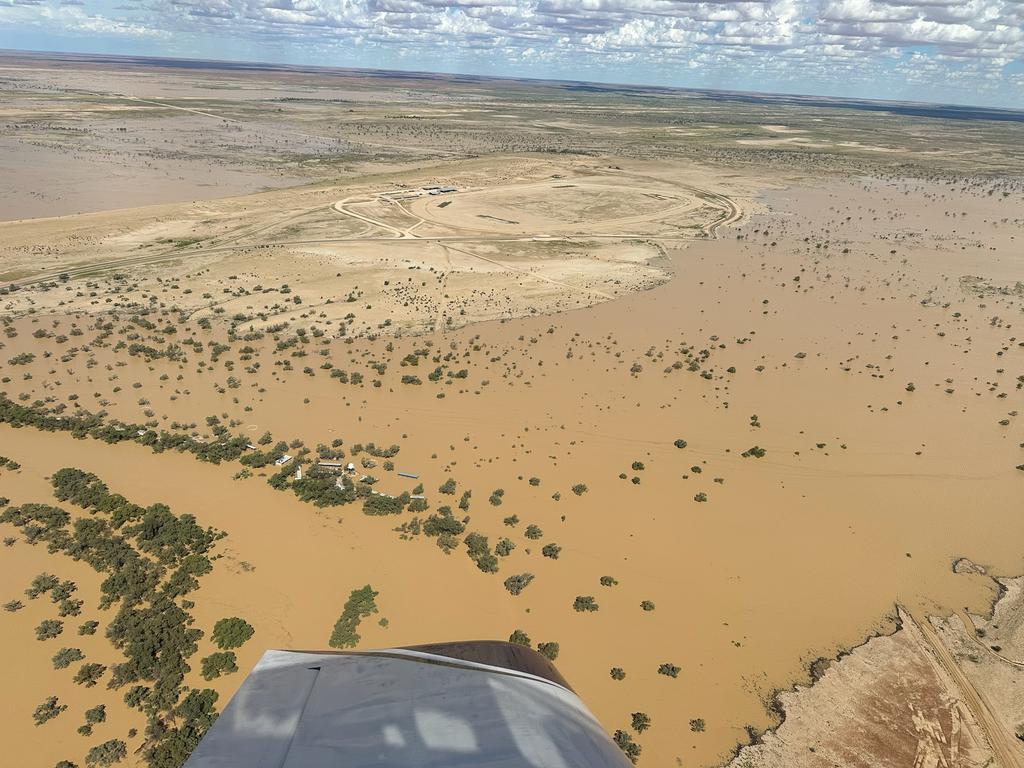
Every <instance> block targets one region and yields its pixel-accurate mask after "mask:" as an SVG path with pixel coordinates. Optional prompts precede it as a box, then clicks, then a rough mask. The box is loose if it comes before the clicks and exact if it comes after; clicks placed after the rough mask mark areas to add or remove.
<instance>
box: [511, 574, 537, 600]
mask: <svg viewBox="0 0 1024 768" xmlns="http://www.w3.org/2000/svg"><path fill="white" fill-rule="evenodd" d="M531 581H533V574H532V573H518V574H516V575H514V576H509V577H508V578H507V579H505V589H507V590H508V591H509V594H512V595H518V594H519V593H520V592H522V591H523V590H524V589H526V587H527V586H528V585H529V583H530V582H531Z"/></svg>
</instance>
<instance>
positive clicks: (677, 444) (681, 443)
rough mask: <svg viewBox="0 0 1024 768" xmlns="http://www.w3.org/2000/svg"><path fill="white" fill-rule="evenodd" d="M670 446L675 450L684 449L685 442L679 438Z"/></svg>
mask: <svg viewBox="0 0 1024 768" xmlns="http://www.w3.org/2000/svg"><path fill="white" fill-rule="evenodd" d="M672 445H674V446H675V447H676V448H685V447H686V441H685V440H683V439H682V438H679V439H678V440H676V441H675V442H674V443H672Z"/></svg>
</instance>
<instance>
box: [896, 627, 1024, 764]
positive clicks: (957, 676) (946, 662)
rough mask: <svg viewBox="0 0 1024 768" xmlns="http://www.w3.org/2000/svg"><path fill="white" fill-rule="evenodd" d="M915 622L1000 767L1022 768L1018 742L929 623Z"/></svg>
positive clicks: (1023, 758)
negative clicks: (971, 715) (958, 693)
mask: <svg viewBox="0 0 1024 768" xmlns="http://www.w3.org/2000/svg"><path fill="white" fill-rule="evenodd" d="M915 623H916V624H917V626H918V628H919V629H920V630H921V635H922V636H923V637H924V639H925V642H926V643H927V644H928V647H929V649H930V650H931V652H932V655H933V657H934V658H935V661H936V662H937V663H938V664H939V666H940V667H941V668H942V669H943V671H945V673H946V674H947V675H948V676H949V677H950V679H951V680H952V681H953V683H954V684H955V685H956V687H957V690H958V691H959V692H960V697H961V700H962V701H963V702H964V704H965V705H966V706H967V708H968V709H969V710H970V711H971V714H973V715H974V719H975V720H976V721H977V722H978V727H979V728H981V730H982V733H983V734H984V735H985V739H986V740H987V741H988V743H989V746H990V747H991V748H992V753H993V755H994V756H995V759H996V764H997V765H998V766H999V768H1022V767H1024V754H1022V752H1024V750H1022V749H1021V747H1020V746H1019V742H1018V740H1017V739H1016V737H1014V736H1012V735H1011V734H1008V733H1007V731H1006V727H1005V726H1004V725H1003V723H1002V722H1001V721H1000V720H999V718H998V717H996V715H995V714H994V713H993V711H992V707H991V706H990V705H989V703H988V700H987V699H986V698H985V695H984V694H983V693H982V692H981V691H979V690H978V689H977V688H975V687H974V684H973V683H972V682H971V681H970V680H969V679H968V677H967V675H965V674H964V672H963V670H962V669H960V666H959V665H958V664H957V662H956V659H954V658H953V654H951V653H950V652H949V649H948V648H946V646H945V644H944V643H943V642H942V638H940V637H939V635H938V633H937V632H936V631H935V628H934V627H933V626H932V625H931V622H930V621H928V620H927V619H925V620H924V621H919V622H915Z"/></svg>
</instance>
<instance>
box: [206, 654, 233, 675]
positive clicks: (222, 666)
mask: <svg viewBox="0 0 1024 768" xmlns="http://www.w3.org/2000/svg"><path fill="white" fill-rule="evenodd" d="M237 662H238V659H237V658H236V657H235V652H234V651H222V652H218V653H211V654H210V655H209V656H207V657H206V658H204V659H203V661H202V666H203V670H202V675H203V679H204V680H214V679H216V678H218V677H220V676H221V675H229V674H231V673H232V672H237V671H238V663H237Z"/></svg>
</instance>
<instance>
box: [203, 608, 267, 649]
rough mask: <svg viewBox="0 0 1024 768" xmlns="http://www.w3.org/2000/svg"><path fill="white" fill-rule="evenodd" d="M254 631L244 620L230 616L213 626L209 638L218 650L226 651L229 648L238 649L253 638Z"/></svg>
mask: <svg viewBox="0 0 1024 768" xmlns="http://www.w3.org/2000/svg"><path fill="white" fill-rule="evenodd" d="M255 631H256V630H254V629H253V628H252V625H251V624H249V622H247V621H246V620H245V619H240V618H238V617H237V616H232V617H231V618H229V619H221V620H220V621H218V622H217V623H216V624H214V625H213V634H212V636H211V637H212V639H213V642H215V643H216V644H217V647H218V648H220V649H221V650H228V649H229V648H240V647H241V646H242V645H244V644H245V642H246V641H247V640H248V639H249V638H250V637H252V636H253V633H254V632H255Z"/></svg>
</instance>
